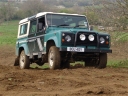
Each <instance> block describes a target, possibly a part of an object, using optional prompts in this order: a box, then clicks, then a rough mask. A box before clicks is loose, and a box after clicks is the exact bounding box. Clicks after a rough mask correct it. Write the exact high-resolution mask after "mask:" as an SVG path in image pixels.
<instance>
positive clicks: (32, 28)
mask: <svg viewBox="0 0 128 96" xmlns="http://www.w3.org/2000/svg"><path fill="white" fill-rule="evenodd" d="M36 24H37V21H36V20H34V21H31V23H30V31H29V34H33V33H35V32H36V29H37V25H36Z"/></svg>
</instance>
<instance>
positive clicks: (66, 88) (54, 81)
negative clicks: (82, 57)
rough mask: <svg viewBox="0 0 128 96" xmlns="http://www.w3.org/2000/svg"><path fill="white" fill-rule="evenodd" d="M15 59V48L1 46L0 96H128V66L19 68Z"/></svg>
mask: <svg viewBox="0 0 128 96" xmlns="http://www.w3.org/2000/svg"><path fill="white" fill-rule="evenodd" d="M5 50H6V51H5ZM14 58H15V55H14V48H13V47H4V48H0V96H23V95H24V96H96V95H100V96H128V69H126V68H109V67H107V68H105V69H100V70H99V69H96V68H93V67H86V68H85V67H83V66H75V67H72V68H70V69H63V70H49V69H47V70H42V69H37V68H36V69H29V70H20V69H19V67H13V66H12V64H13V62H14Z"/></svg>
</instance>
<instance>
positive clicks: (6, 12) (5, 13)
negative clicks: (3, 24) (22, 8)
mask: <svg viewBox="0 0 128 96" xmlns="http://www.w3.org/2000/svg"><path fill="white" fill-rule="evenodd" d="M14 11H15V9H14V7H13V6H12V4H10V3H3V4H1V7H0V18H1V21H3V20H5V21H8V20H10V19H12V17H13V16H14Z"/></svg>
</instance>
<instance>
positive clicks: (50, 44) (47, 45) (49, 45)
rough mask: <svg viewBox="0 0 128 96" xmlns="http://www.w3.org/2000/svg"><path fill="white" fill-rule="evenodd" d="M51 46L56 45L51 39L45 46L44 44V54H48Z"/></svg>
mask: <svg viewBox="0 0 128 96" xmlns="http://www.w3.org/2000/svg"><path fill="white" fill-rule="evenodd" d="M51 46H56V43H55V41H54V40H53V39H52V40H48V41H47V44H46V52H47V53H48V51H49V49H50V47H51Z"/></svg>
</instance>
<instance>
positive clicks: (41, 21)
mask: <svg viewBox="0 0 128 96" xmlns="http://www.w3.org/2000/svg"><path fill="white" fill-rule="evenodd" d="M37 21H38V24H37V32H36V34H35V36H36V43H35V44H36V46H38V47H36V48H35V51H36V52H38V53H39V52H41V53H42V52H43V51H44V34H45V17H44V16H43V17H40V18H38V19H37Z"/></svg>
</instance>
